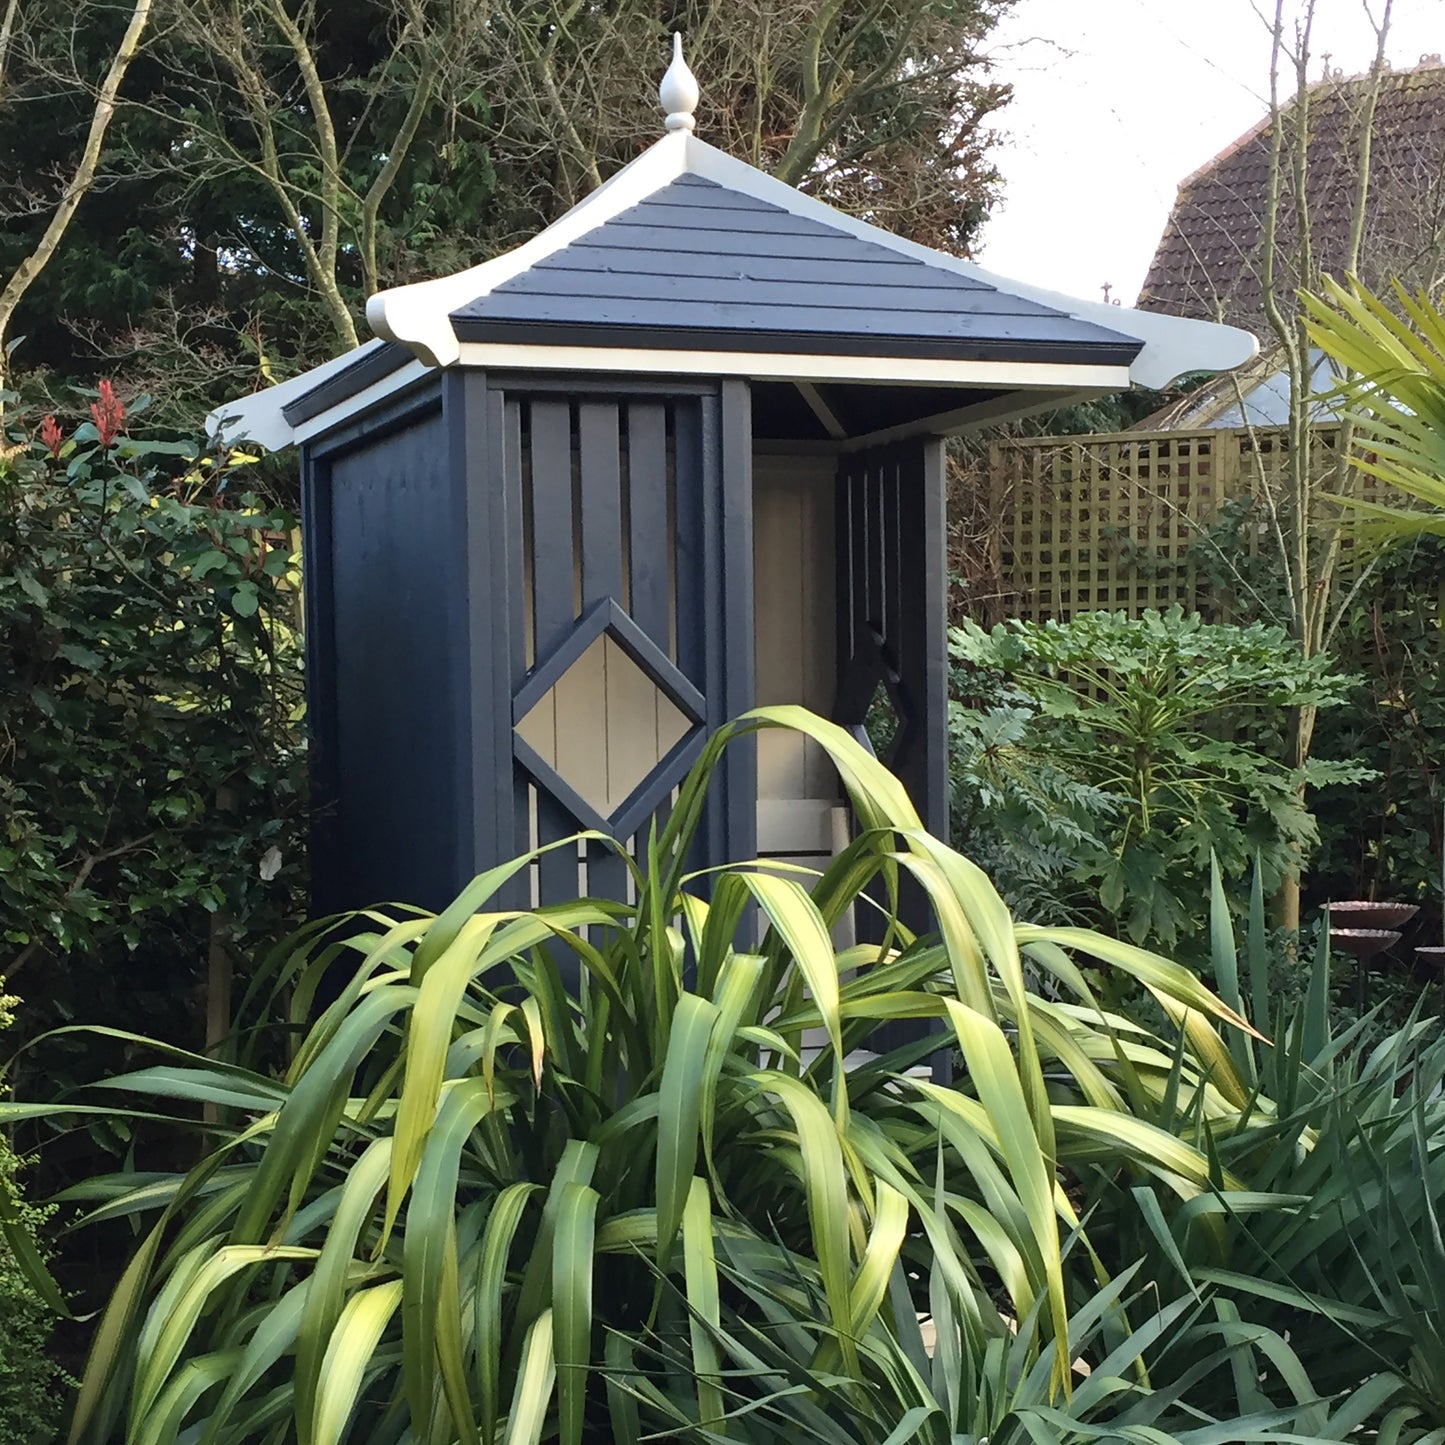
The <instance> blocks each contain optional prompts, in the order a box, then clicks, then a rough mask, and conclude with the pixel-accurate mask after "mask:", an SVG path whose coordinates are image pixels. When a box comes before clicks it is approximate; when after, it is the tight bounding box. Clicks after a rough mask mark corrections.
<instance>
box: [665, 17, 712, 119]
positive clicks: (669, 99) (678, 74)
mask: <svg viewBox="0 0 1445 1445" xmlns="http://www.w3.org/2000/svg"><path fill="white" fill-rule="evenodd" d="M701 96H702V92H701V91H700V90H699V89H698V88H697V76H695V75H694V74H693V73H692V71H690V70H689V69H688V68H687V61H685V60H684V59H683V58H682V36H681V35H679V34H678V32H677V31H675V30H674V31H673V32H672V64H671V65H669V66H668V67H667V74H666V75H664V76H663V77H662V84H661V85H659V86H658V87H657V98H658V100H660V101H661V102H662V108H663V110H665V111H666V112H667V120H666V121H665V122H664V124H665V125H666V127H667V129H668V130H692V129H693V127H694V126H696V124H697V121H696V120H694V119H693V114H692V113H693V111H695V110H696V109H697V103H698V100H699V99H700V98H701Z"/></svg>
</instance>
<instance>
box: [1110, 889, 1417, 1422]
mask: <svg viewBox="0 0 1445 1445" xmlns="http://www.w3.org/2000/svg"><path fill="white" fill-rule="evenodd" d="M1211 912H1212V928H1211V934H1212V945H1213V966H1214V971H1215V976H1216V978H1217V979H1218V980H1219V983H1220V994H1221V997H1222V998H1223V1000H1224V1001H1225V1002H1226V1003H1227V1004H1230V1005H1231V1006H1233V1007H1234V1008H1236V1009H1239V1010H1240V1011H1242V1012H1243V1011H1245V1010H1246V1005H1245V1004H1244V1002H1243V1000H1242V999H1241V996H1240V995H1241V985H1242V984H1245V985H1247V988H1248V994H1249V998H1250V1004H1249V1006H1248V1012H1249V1013H1250V1014H1251V1015H1252V1016H1253V1017H1255V1018H1257V1019H1264V1018H1269V1017H1270V1012H1271V1008H1270V998H1269V991H1268V977H1269V963H1270V960H1269V951H1268V946H1267V931H1266V926H1265V909H1264V897H1263V889H1262V887H1261V886H1260V880H1259V878H1258V876H1256V878H1255V881H1254V888H1253V896H1252V900H1251V907H1250V912H1249V921H1248V932H1247V936H1246V940H1245V946H1244V948H1243V950H1237V948H1236V940H1235V936H1234V931H1233V925H1232V921H1231V917H1230V911H1229V907H1228V904H1227V902H1226V899H1225V896H1224V890H1223V887H1222V884H1221V881H1220V878H1219V875H1218V870H1217V869H1216V870H1215V877H1214V887H1213V905H1212V911H1211ZM1241 962H1242V963H1243V969H1242V970H1241V968H1240V964H1241ZM1330 993H1331V957H1330V950H1329V938H1328V930H1327V929H1326V928H1324V927H1322V928H1321V929H1320V930H1319V936H1318V938H1317V940H1316V946H1315V950H1314V954H1313V957H1312V959H1311V961H1310V968H1309V979H1308V986H1307V988H1306V991H1305V994H1304V996H1303V997H1302V998H1301V999H1300V1000H1299V1002H1298V1004H1297V1005H1296V1006H1294V1007H1293V1008H1292V1009H1290V1010H1285V1009H1283V1008H1275V1009H1274V1011H1273V1018H1272V1027H1271V1033H1272V1035H1273V1043H1271V1044H1265V1043H1263V1042H1261V1041H1260V1040H1258V1039H1257V1038H1251V1037H1250V1036H1248V1035H1246V1034H1244V1033H1242V1032H1239V1031H1234V1032H1233V1033H1231V1035H1230V1036H1229V1039H1228V1046H1229V1051H1230V1060H1229V1064H1228V1066H1227V1068H1225V1070H1224V1077H1226V1078H1227V1079H1229V1080H1230V1081H1231V1082H1230V1084H1229V1087H1230V1088H1233V1087H1234V1083H1233V1081H1238V1082H1239V1083H1241V1084H1243V1085H1244V1086H1245V1087H1246V1088H1247V1089H1248V1090H1249V1093H1250V1098H1249V1102H1248V1103H1247V1104H1246V1105H1245V1106H1244V1107H1243V1108H1241V1109H1240V1110H1239V1111H1238V1113H1237V1114H1236V1115H1235V1117H1234V1118H1233V1119H1232V1120H1224V1119H1221V1120H1218V1121H1216V1123H1215V1124H1214V1125H1212V1126H1210V1127H1209V1129H1208V1130H1207V1136H1208V1137H1207V1144H1206V1147H1207V1149H1208V1151H1209V1152H1210V1153H1211V1156H1212V1157H1214V1158H1217V1159H1218V1161H1219V1163H1220V1166H1221V1168H1222V1169H1225V1170H1227V1171H1228V1172H1229V1173H1230V1174H1231V1175H1232V1176H1233V1177H1234V1178H1236V1179H1237V1180H1239V1181H1240V1183H1241V1185H1242V1186H1243V1187H1242V1188H1241V1189H1238V1190H1225V1191H1219V1192H1218V1193H1216V1194H1213V1195H1203V1194H1201V1195H1199V1196H1196V1197H1195V1198H1194V1199H1192V1200H1187V1201H1181V1202H1179V1203H1178V1204H1177V1205H1175V1206H1173V1207H1169V1208H1165V1209H1161V1208H1159V1207H1158V1206H1157V1205H1156V1204H1155V1202H1154V1201H1153V1200H1152V1198H1151V1197H1150V1196H1149V1195H1147V1194H1146V1193H1145V1192H1144V1191H1142V1190H1139V1189H1137V1188H1136V1189H1134V1190H1133V1191H1132V1194H1133V1203H1134V1205H1135V1206H1136V1207H1132V1208H1130V1207H1127V1206H1125V1205H1124V1204H1122V1203H1121V1201H1120V1200H1118V1199H1117V1198H1113V1199H1111V1198H1110V1193H1111V1191H1112V1193H1113V1194H1115V1195H1117V1194H1118V1193H1119V1192H1120V1185H1119V1183H1118V1182H1117V1181H1100V1182H1099V1183H1098V1184H1097V1185H1096V1188H1095V1191H1094V1192H1093V1194H1092V1195H1091V1198H1090V1200H1089V1204H1090V1206H1091V1207H1093V1208H1094V1209H1095V1210H1097V1211H1098V1212H1099V1213H1100V1214H1101V1215H1103V1216H1105V1217H1106V1218H1107V1227H1103V1226H1101V1227H1100V1228H1097V1229H1095V1230H1094V1231H1093V1236H1094V1243H1095V1246H1096V1248H1097V1249H1099V1251H1100V1252H1101V1253H1103V1254H1104V1255H1105V1256H1106V1257H1107V1258H1109V1259H1110V1260H1119V1259H1130V1260H1132V1259H1136V1258H1143V1259H1145V1260H1146V1271H1145V1272H1146V1274H1148V1276H1149V1277H1150V1278H1152V1279H1154V1280H1155V1281H1156V1282H1157V1284H1158V1286H1159V1287H1160V1288H1161V1290H1162V1292H1163V1296H1164V1298H1166V1299H1170V1298H1172V1299H1174V1300H1176V1301H1178V1302H1187V1301H1192V1300H1197V1299H1198V1298H1200V1297H1207V1296H1210V1295H1214V1296H1217V1297H1218V1298H1219V1299H1220V1300H1222V1301H1224V1302H1225V1303H1227V1304H1228V1306H1229V1307H1230V1308H1232V1309H1233V1310H1234V1311H1235V1312H1236V1315H1237V1317H1238V1318H1239V1319H1241V1320H1242V1321H1243V1322H1244V1323H1245V1324H1246V1325H1247V1326H1248V1327H1249V1328H1251V1329H1257V1330H1262V1331H1264V1332H1265V1333H1266V1334H1267V1335H1268V1336H1270V1337H1273V1338H1283V1337H1285V1336H1287V1337H1288V1339H1289V1344H1290V1357H1291V1358H1292V1359H1293V1361H1294V1365H1293V1367H1292V1369H1293V1370H1297V1371H1298V1375H1299V1377H1300V1378H1302V1379H1307V1380H1309V1381H1311V1382H1312V1384H1313V1387H1314V1388H1317V1389H1319V1390H1320V1391H1322V1392H1324V1393H1326V1394H1331V1393H1337V1392H1351V1391H1356V1390H1359V1389H1361V1388H1362V1386H1363V1385H1365V1383H1366V1382H1373V1383H1371V1384H1369V1394H1370V1395H1375V1394H1377V1393H1378V1394H1379V1396H1380V1398H1381V1400H1385V1399H1388V1400H1389V1401H1391V1407H1390V1409H1389V1411H1388V1412H1385V1414H1384V1418H1383V1419H1382V1421H1380V1422H1378V1423H1379V1428H1380V1431H1381V1434H1380V1437H1379V1438H1380V1439H1382V1440H1385V1439H1389V1440H1399V1441H1422V1442H1432V1445H1439V1442H1445V1238H1442V1227H1441V1218H1442V1213H1445V1204H1442V1201H1445V1035H1442V1031H1441V1028H1440V1025H1439V1023H1438V1021H1437V1020H1433V1019H1428V1020H1427V1019H1424V1018H1421V1017H1418V1016H1417V1017H1415V1018H1413V1019H1411V1020H1410V1021H1408V1022H1407V1024H1406V1025H1405V1026H1404V1027H1403V1028H1401V1029H1400V1030H1398V1031H1396V1032H1394V1033H1392V1034H1390V1035H1388V1036H1387V1037H1385V1038H1384V1039H1382V1040H1380V1039H1377V1038H1376V1037H1375V1036H1374V1033H1373V1028H1372V1025H1373V1023H1374V1020H1373V1019H1372V1018H1371V1017H1370V1016H1365V1017H1362V1018H1359V1019H1355V1020H1354V1021H1352V1022H1350V1023H1349V1024H1347V1025H1345V1026H1344V1027H1336V1026H1335V1025H1334V1024H1333V1023H1332V1017H1331V1009H1330ZM1195 1114H1196V1111H1194V1110H1193V1109H1192V1108H1191V1107H1190V1106H1189V1105H1188V1104H1187V1103H1186V1102H1185V1101H1184V1100H1182V1099H1180V1098H1169V1099H1166V1100H1165V1102H1164V1105H1163V1106H1162V1107H1161V1109H1160V1111H1159V1112H1158V1113H1157V1114H1155V1115H1153V1116H1152V1118H1153V1120H1154V1122H1155V1123H1156V1124H1157V1125H1159V1126H1160V1127H1161V1128H1165V1129H1168V1130H1170V1131H1171V1132H1176V1133H1179V1134H1180V1135H1182V1136H1184V1137H1189V1136H1190V1128H1191V1122H1192V1120H1193V1118H1194V1117H1195ZM1166 1203H1167V1202H1166ZM1160 1369H1161V1363H1160V1361H1158V1360H1156V1361H1155V1362H1154V1378H1155V1380H1156V1382H1157V1381H1158V1380H1159V1379H1160V1378H1161V1376H1160ZM1165 1378H1167V1376H1165ZM1192 1403H1194V1404H1195V1405H1199V1406H1202V1407H1209V1408H1214V1409H1216V1410H1217V1409H1218V1408H1219V1402H1217V1401H1208V1400H1206V1399H1204V1398H1202V1397H1201V1395H1200V1393H1199V1392H1198V1391H1197V1390H1196V1391H1195V1392H1194V1394H1193V1396H1192Z"/></svg>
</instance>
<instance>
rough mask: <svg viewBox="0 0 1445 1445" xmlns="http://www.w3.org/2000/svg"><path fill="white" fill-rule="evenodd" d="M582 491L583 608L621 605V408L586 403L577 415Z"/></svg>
mask: <svg viewBox="0 0 1445 1445" xmlns="http://www.w3.org/2000/svg"><path fill="white" fill-rule="evenodd" d="M577 445H578V453H579V472H580V476H581V488H582V506H581V514H582V606H583V607H584V608H586V607H589V606H591V604H592V603H594V602H596V601H598V600H599V599H600V598H603V597H615V598H616V599H617V601H618V603H619V604H620V603H621V602H622V455H621V452H622V443H621V438H620V430H619V418H618V407H617V403H616V402H611V401H608V402H586V401H585V402H583V403H582V404H581V406H580V407H579V408H578V411H577Z"/></svg>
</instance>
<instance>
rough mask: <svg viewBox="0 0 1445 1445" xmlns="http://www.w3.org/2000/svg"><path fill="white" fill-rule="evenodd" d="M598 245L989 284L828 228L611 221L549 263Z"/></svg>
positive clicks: (659, 265) (664, 265)
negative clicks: (905, 271)
mask: <svg viewBox="0 0 1445 1445" xmlns="http://www.w3.org/2000/svg"><path fill="white" fill-rule="evenodd" d="M593 250H606V251H613V250H616V251H637V252H640V253H656V252H666V253H668V254H670V255H676V256H682V257H688V256H709V257H711V256H737V257H747V258H749V259H751V258H753V257H762V256H771V257H778V258H796V259H798V260H802V261H857V260H870V261H871V260H876V261H878V262H880V263H881V264H887V265H894V266H896V265H905V266H918V267H920V268H921V269H924V270H926V271H928V272H929V273H930V274H932V275H939V276H947V277H949V278H950V279H951V280H954V281H956V282H957V283H958V284H959V285H960V286H973V287H977V288H979V289H980V290H984V289H991V288H986V287H985V286H984V284H983V282H981V281H974V280H973V279H971V278H970V277H967V276H961V275H959V274H958V272H956V271H945V270H944V269H943V268H942V267H940V266H929V265H928V264H927V263H926V262H923V261H914V260H912V259H911V258H910V257H907V256H901V255H899V254H898V252H896V251H890V250H888V249H887V248H886V247H884V246H879V245H876V244H875V243H874V242H872V241H860V240H859V239H858V238H857V237H855V236H850V235H848V234H847V232H845V231H829V232H827V233H826V234H825V235H821V236H814V235H785V234H783V233H781V232H779V233H773V234H769V235H765V236H764V235H756V234H754V235H731V234H729V233H728V232H725V231H705V232H693V231H683V230H678V229H677V228H675V227H669V228H668V229H667V230H665V231H649V230H645V229H644V228H643V227H641V226H628V227H625V228H618V229H616V230H614V229H613V228H612V224H611V223H610V222H609V223H608V224H607V225H605V226H600V227H598V229H597V230H595V231H592V232H590V233H589V234H588V235H585V236H579V237H578V239H577V240H575V241H573V242H572V244H571V245H570V246H567V247H566V248H565V249H563V250H562V251H558V252H556V253H555V255H554V256H552V257H549V258H548V259H547V261H539V262H538V263H537V264H538V265H547V264H550V263H551V261H553V260H555V259H556V257H558V256H572V255H585V254H586V253H587V252H589V251H593ZM653 264H654V265H655V266H656V267H657V268H658V269H659V270H665V269H667V267H668V263H667V262H666V261H664V260H658V261H654V262H653Z"/></svg>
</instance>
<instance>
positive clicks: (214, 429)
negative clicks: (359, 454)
mask: <svg viewBox="0 0 1445 1445" xmlns="http://www.w3.org/2000/svg"><path fill="white" fill-rule="evenodd" d="M383 345H384V343H383V342H380V341H367V342H364V343H363V344H362V345H360V346H357V347H353V348H352V349H351V350H350V351H346V352H343V353H342V354H341V355H340V356H337V357H334V358H333V359H332V360H330V361H324V362H322V364H321V365H320V366H314V367H312V368H311V370H310V371H303V372H302V373H301V375H300V376H293V377H292V378H291V379H290V380H289V381H278V382H277V383H276V385H275V386H268V387H267V388H266V389H265V391H255V392H252V393H251V395H250V396H242V397H237V398H236V400H235V401H228V402H227V403H226V404H225V405H224V406H218V407H217V408H216V409H215V411H213V412H212V413H211V414H210V415H209V416H208V417H207V418H206V435H207V436H212V437H215V438H217V439H218V440H219V441H221V442H223V443H226V444H228V445H234V444H235V443H236V442H240V441H249V442H255V443H256V444H257V445H258V446H263V447H265V448H266V450H267V451H268V452H275V451H280V450H281V448H282V447H289V446H290V445H291V443H292V441H293V440H294V436H293V433H292V428H291V424H290V423H289V422H288V421H287V420H286V418H285V417H284V416H283V415H282V414H281V413H282V409H283V408H285V407H288V406H290V405H291V403H292V402H293V401H295V400H296V399H297V397H300V396H305V395H306V393H307V392H309V391H315V389H316V388H317V387H318V386H320V385H321V384H322V383H323V382H325V381H328V380H330V378H331V377H333V376H335V375H336V374H337V372H339V371H345V370H346V368H347V367H348V366H353V365H355V363H356V362H358V361H360V360H361V359H362V358H363V357H364V356H368V355H370V354H371V353H372V352H373V351H380V350H381V348H382V346H383Z"/></svg>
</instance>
